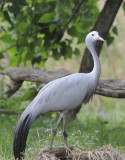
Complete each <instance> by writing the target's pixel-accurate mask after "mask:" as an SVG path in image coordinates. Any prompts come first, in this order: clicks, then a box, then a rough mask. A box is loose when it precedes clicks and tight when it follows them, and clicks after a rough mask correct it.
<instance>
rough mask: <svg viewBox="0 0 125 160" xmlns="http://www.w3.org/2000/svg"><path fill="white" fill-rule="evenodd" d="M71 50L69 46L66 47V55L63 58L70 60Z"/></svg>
mask: <svg viewBox="0 0 125 160" xmlns="http://www.w3.org/2000/svg"><path fill="white" fill-rule="evenodd" d="M72 53H73V52H72V48H71V47H70V46H67V47H66V54H65V56H64V58H72Z"/></svg>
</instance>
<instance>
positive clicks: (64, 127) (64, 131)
mask: <svg viewBox="0 0 125 160" xmlns="http://www.w3.org/2000/svg"><path fill="white" fill-rule="evenodd" d="M67 113H68V112H66V113H65V115H64V116H63V137H64V142H65V145H66V146H67V147H68V143H67V137H68V135H67V133H66V117H67Z"/></svg>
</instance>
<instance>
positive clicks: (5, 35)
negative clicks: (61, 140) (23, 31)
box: [0, 34, 12, 43]
mask: <svg viewBox="0 0 125 160" xmlns="http://www.w3.org/2000/svg"><path fill="white" fill-rule="evenodd" d="M0 39H1V40H2V41H3V42H7V43H10V42H11V41H12V39H11V35H10V34H4V35H3V36H2V37H1V38H0Z"/></svg>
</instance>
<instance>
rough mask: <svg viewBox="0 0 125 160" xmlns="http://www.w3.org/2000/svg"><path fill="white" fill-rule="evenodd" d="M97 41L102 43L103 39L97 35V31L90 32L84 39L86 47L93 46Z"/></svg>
mask: <svg viewBox="0 0 125 160" xmlns="http://www.w3.org/2000/svg"><path fill="white" fill-rule="evenodd" d="M98 40H99V41H104V39H103V38H101V37H100V36H99V33H98V32H97V31H92V32H90V33H89V34H88V35H87V36H86V38H85V42H86V45H87V46H88V45H90V44H95V42H96V41H98Z"/></svg>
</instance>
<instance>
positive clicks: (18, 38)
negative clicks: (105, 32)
mask: <svg viewBox="0 0 125 160" xmlns="http://www.w3.org/2000/svg"><path fill="white" fill-rule="evenodd" d="M0 3H1V10H0V17H1V18H0V21H1V27H0V39H1V41H2V44H1V45H0V48H1V50H2V51H1V52H0V58H3V57H4V52H8V53H9V54H10V56H11V59H10V66H18V65H20V64H22V65H25V66H26V65H31V64H32V66H34V67H35V66H38V67H44V65H45V61H46V60H47V59H48V58H49V57H53V58H54V59H56V60H59V59H60V57H61V56H63V57H64V58H65V59H66V58H71V57H72V54H76V55H79V49H78V48H77V47H75V48H74V49H72V47H71V44H72V43H73V40H74V38H77V39H78V41H77V43H81V42H84V38H85V35H86V34H87V33H88V32H89V30H90V28H91V26H92V25H93V24H94V22H95V20H96V18H97V16H98V14H99V10H98V8H97V6H96V3H97V0H94V1H93V0H89V1H87V0H81V1H79V3H78V1H77V0H73V1H71V0H70V1H67V0H60V1H58V0H46V1H40V0H38V1H33V0H21V1H20V0H16V1H14V0H6V1H5V0H2V1H1V2H0ZM65 33H68V35H69V36H67V38H65V37H64V34H65ZM63 37H64V38H63ZM3 44H4V45H3Z"/></svg>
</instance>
